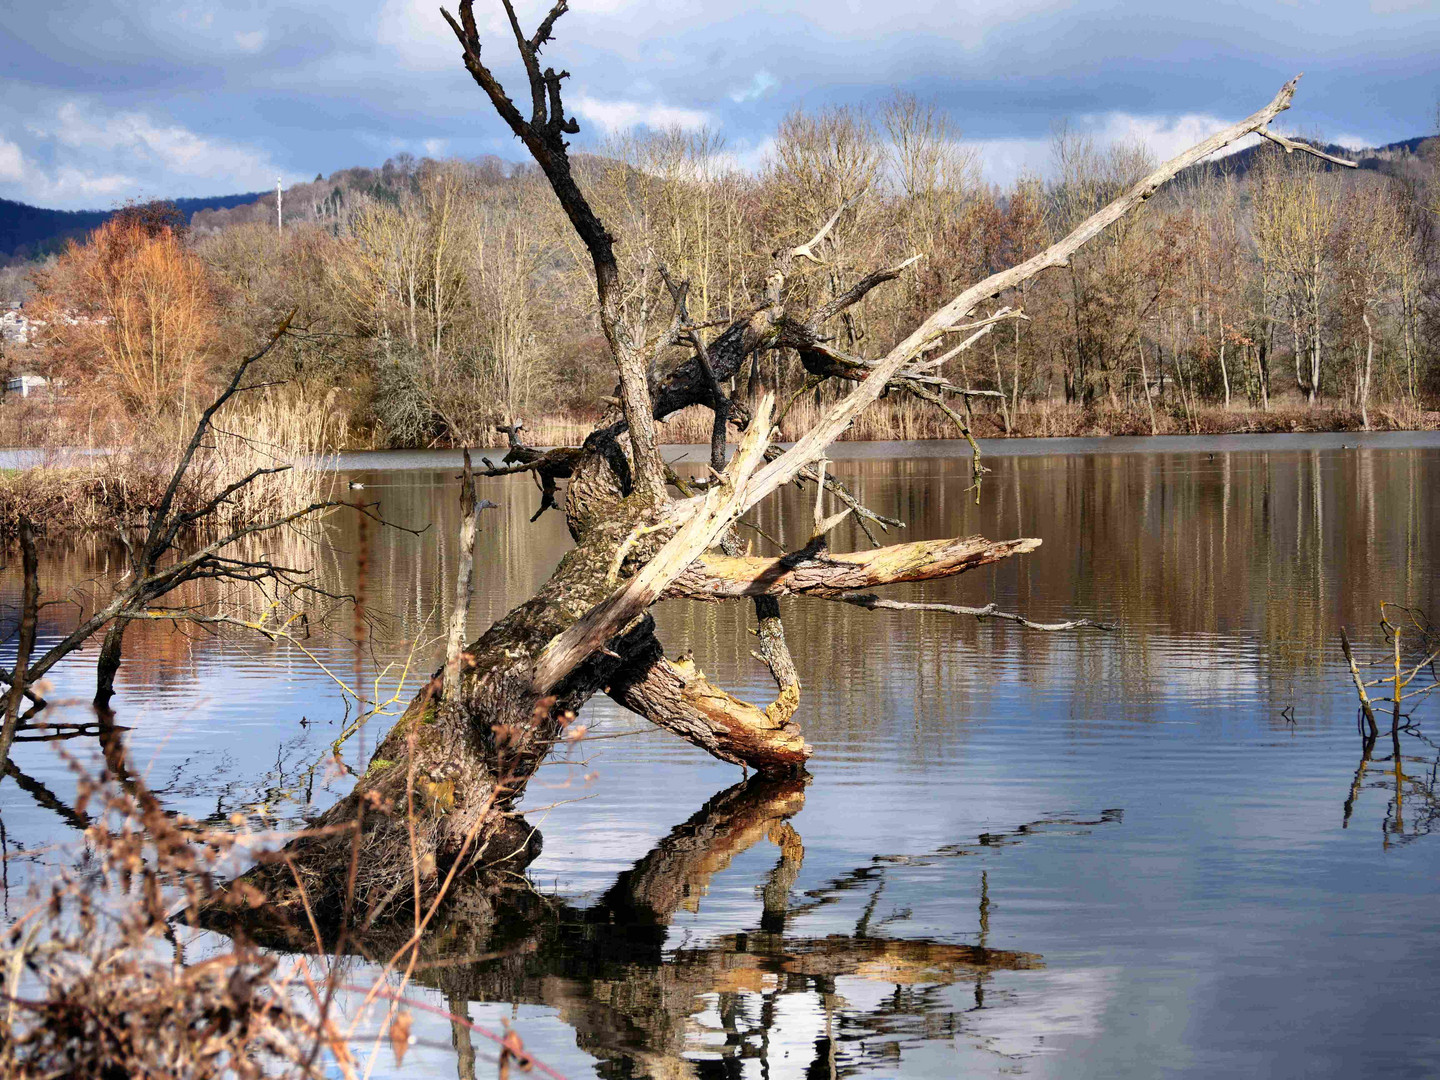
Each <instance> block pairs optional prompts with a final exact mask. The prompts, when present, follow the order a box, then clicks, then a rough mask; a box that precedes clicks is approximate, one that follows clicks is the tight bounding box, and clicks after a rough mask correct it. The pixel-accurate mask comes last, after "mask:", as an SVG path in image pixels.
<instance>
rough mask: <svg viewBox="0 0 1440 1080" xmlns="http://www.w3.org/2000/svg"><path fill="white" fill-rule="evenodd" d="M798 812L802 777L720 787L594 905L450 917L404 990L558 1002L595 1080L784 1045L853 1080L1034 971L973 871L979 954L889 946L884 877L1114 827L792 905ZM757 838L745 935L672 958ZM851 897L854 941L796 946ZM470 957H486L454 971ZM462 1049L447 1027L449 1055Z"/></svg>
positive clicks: (726, 1069)
mask: <svg viewBox="0 0 1440 1080" xmlns="http://www.w3.org/2000/svg"><path fill="white" fill-rule="evenodd" d="M804 801H805V782H804V781H799V780H767V779H763V778H754V779H751V780H748V781H746V782H744V783H741V784H737V785H735V786H734V787H731V788H728V789H726V790H725V791H722V792H721V793H719V794H718V795H716V796H715V797H714V798H712V799H711V800H710V801H709V802H707V803H706V804H705V806H704V807H703V808H701V810H700V811H699V812H698V813H696V814H695V815H694V816H693V817H691V818H690V819H689V820H688V821H686V822H685V823H684V824H682V825H679V826H677V827H676V828H675V829H673V830H672V831H671V832H670V834H669V835H668V836H666V837H665V838H664V839H663V840H661V841H660V842H659V843H658V844H657V845H656V846H655V848H654V849H653V850H651V851H650V853H649V854H647V855H646V856H645V857H644V858H642V859H641V860H640V861H639V862H637V863H636V864H635V865H634V866H633V867H631V868H630V869H629V870H627V871H625V872H624V873H622V874H621V875H620V876H619V877H618V878H617V879H616V881H615V883H614V885H612V886H611V887H610V888H609V889H608V890H607V891H606V892H605V893H604V895H603V896H602V897H601V898H600V900H599V902H598V903H596V904H595V905H594V906H591V907H584V908H581V907H576V906H573V905H572V904H570V903H568V902H566V901H565V900H563V899H560V898H555V897H547V896H540V895H537V894H535V893H533V892H532V893H527V894H526V896H525V899H524V900H523V902H521V903H507V904H505V905H504V906H503V907H502V908H497V909H496V911H495V919H494V922H493V923H491V926H492V927H493V930H492V932H491V933H490V934H488V935H487V936H484V938H483V940H481V939H480V938H476V937H473V936H472V935H473V934H474V931H475V929H476V927H475V925H474V924H473V923H472V924H470V925H466V923H465V920H464V919H463V917H462V918H459V919H455V918H452V919H451V921H450V923H449V925H447V926H446V927H443V928H439V929H437V932H436V934H435V935H434V938H433V940H432V941H431V942H429V944H428V948H427V952H428V954H429V955H428V956H427V957H426V961H425V962H422V963H421V965H420V968H419V970H418V973H417V976H416V981H417V982H419V983H421V984H423V985H428V986H430V987H432V988H434V989H436V990H438V991H440V992H441V993H443V994H444V996H445V997H446V999H447V1001H448V1002H449V1005H450V1009H451V1011H452V1012H455V1013H457V1014H458V1015H461V1016H463V1015H465V1012H466V1006H467V1003H469V1002H505V1003H517V1004H535V1005H542V1006H545V1007H548V1008H551V1009H554V1010H555V1011H556V1013H557V1014H558V1016H559V1018H560V1019H561V1020H562V1021H564V1022H565V1023H566V1024H568V1025H569V1026H570V1027H571V1028H573V1029H574V1031H575V1038H576V1042H577V1044H578V1045H579V1047H580V1048H581V1049H582V1050H584V1051H586V1052H587V1053H588V1054H590V1055H592V1056H593V1057H595V1058H597V1059H599V1065H598V1072H599V1075H601V1076H602V1077H607V1078H608V1077H681V1076H695V1077H709V1076H738V1075H740V1073H741V1069H742V1065H741V1063H742V1062H743V1061H746V1060H758V1061H759V1063H760V1064H761V1067H762V1075H763V1074H765V1073H766V1072H768V1069H769V1067H770V1066H771V1064H772V1063H773V1064H778V1060H777V1059H778V1058H780V1057H784V1056H789V1057H790V1059H791V1060H790V1061H789V1062H787V1073H792V1072H793V1071H794V1066H795V1065H796V1064H798V1063H797V1062H795V1060H794V1050H795V1049H796V1047H797V1045H805V1046H806V1052H808V1053H810V1054H812V1055H813V1057H812V1060H811V1062H810V1064H809V1066H808V1070H807V1072H806V1075H808V1076H823V1077H829V1076H848V1075H852V1074H854V1073H856V1072H858V1071H860V1070H862V1069H863V1068H866V1067H873V1066H875V1065H877V1064H883V1063H885V1062H890V1061H896V1060H898V1058H899V1055H900V1052H901V1048H902V1046H903V1045H904V1044H906V1043H907V1042H911V1041H914V1040H919V1039H927V1040H929V1039H948V1038H954V1037H956V1036H960V1035H963V1034H964V1028H963V1022H962V1019H961V1016H962V1013H957V1011H956V1009H955V1007H954V1005H953V1004H952V1003H950V1002H949V1000H948V996H947V994H946V993H945V988H947V987H950V986H953V985H956V984H959V983H967V982H968V983H971V984H973V986H974V1006H973V1008H974V1009H979V1008H983V1007H985V984H986V980H987V978H988V977H989V976H990V975H991V974H992V973H993V972H997V971H1015V970H1028V969H1036V968H1040V967H1042V966H1043V963H1042V960H1041V958H1040V957H1039V956H1038V955H1036V954H1034V953H1025V952H1012V951H1008V950H1001V949H992V948H989V947H988V946H987V944H986V939H987V936H988V933H989V920H990V903H989V894H988V879H986V878H984V877H982V889H981V893H980V898H979V930H978V944H974V945H959V944H951V943H946V942H940V941H933V940H929V939H924V938H920V939H903V938H897V937H891V936H886V935H885V934H883V933H882V931H883V929H884V926H885V923H886V922H888V921H889V920H878V921H877V920H876V919H875V909H876V906H877V903H878V900H879V897H880V894H881V892H882V891H883V889H884V886H885V882H886V876H887V874H888V872H889V871H890V869H891V868H892V867H895V866H901V865H907V866H913V865H916V864H925V863H929V862H932V861H936V860H941V859H946V858H953V857H957V856H962V855H968V854H975V853H977V852H978V850H979V849H980V848H982V847H984V846H987V845H988V846H998V845H1001V844H1006V843H1013V842H1016V841H1017V840H1019V839H1021V838H1023V837H1024V836H1025V835H1028V834H1031V833H1034V832H1036V831H1038V830H1041V829H1044V828H1046V827H1056V826H1058V827H1073V826H1090V825H1096V824H1101V823H1104V822H1110V821H1118V820H1119V817H1120V815H1119V812H1118V811H1107V812H1105V813H1104V814H1103V815H1101V816H1100V817H1099V818H1098V819H1095V820H1088V821H1080V820H1071V819H1053V820H1047V821H1042V822H1034V823H1031V824H1029V825H1023V826H1021V827H1020V828H1018V829H1016V830H1014V831H1012V832H1008V833H992V834H987V835H986V836H984V837H981V838H980V839H979V840H978V841H977V842H976V843H975V844H974V845H971V846H968V847H962V846H959V845H952V846H947V847H945V848H942V849H939V850H938V851H935V852H933V853H930V854H928V855H924V856H877V857H876V858H874V859H873V860H871V862H870V863H869V864H868V865H866V866H863V867H859V868H856V869H855V870H853V871H851V872H849V873H847V874H845V875H843V876H841V877H838V878H835V879H833V880H831V881H829V882H827V883H826V884H824V885H823V886H821V887H819V888H817V889H813V890H811V891H808V892H806V893H803V894H801V895H799V896H798V897H797V896H795V895H794V893H793V887H794V885H795V882H796V880H797V878H798V876H799V873H800V868H801V863H802V860H803V859H804V855H805V849H804V845H803V843H802V841H801V838H800V835H799V833H797V832H796V830H795V828H794V827H793V826H792V825H791V824H790V818H792V817H793V816H794V815H795V814H796V813H798V812H799V811H800V809H801V808H802V807H803V805H804ZM762 840H768V841H770V842H771V843H772V844H774V845H775V846H776V847H777V848H778V849H779V857H778V859H777V861H776V862H775V865H774V866H773V867H772V868H771V869H770V870H769V872H768V873H767V874H766V876H765V879H764V882H763V884H762V885H761V887H760V889H759V893H760V899H761V902H762V910H761V913H760V916H759V920H758V922H757V923H756V925H755V926H754V927H753V928H752V929H749V930H746V931H744V932H741V933H730V934H721V935H717V936H715V937H712V938H710V939H708V940H707V941H706V942H705V943H704V944H701V945H690V944H686V945H683V946H681V947H678V948H670V949H667V947H666V944H667V930H668V927H669V926H670V923H671V921H672V920H673V919H674V917H675V916H676V914H677V913H678V912H680V911H681V910H682V909H683V910H688V911H695V910H697V908H698V904H699V900H700V898H701V897H702V896H703V895H704V893H705V892H706V890H707V888H708V885H709V882H710V880H711V878H712V877H713V876H714V875H715V874H717V873H719V872H721V871H723V870H724V869H725V868H726V867H727V866H729V865H730V862H731V861H732V860H733V859H734V858H735V857H736V856H738V855H739V854H741V853H742V852H744V851H747V850H748V849H750V848H751V847H753V846H754V845H756V844H757V843H759V842H760V841H762ZM863 889H870V890H872V891H871V896H870V898H869V901H868V902H867V903H866V905H865V906H864V910H863V911H862V913H861V915H860V917H859V919H858V920H857V923H856V925H855V928H854V930H853V931H852V932H850V933H848V934H831V935H829V936H825V937H803V936H799V935H797V934H794V933H792V932H791V931H790V926H791V925H792V924H793V923H794V922H795V921H796V920H797V919H798V918H799V917H800V916H802V915H804V914H807V913H809V912H811V911H814V910H815V909H817V908H820V907H823V906H825V905H827V904H832V903H835V902H836V901H837V900H838V899H839V898H840V897H841V896H842V895H843V894H845V893H847V892H851V891H854V890H863ZM903 914H904V913H902V915H901V917H903ZM469 950H474V951H475V952H482V951H484V952H486V953H487V955H486V958H484V959H479V960H477V961H476V962H474V963H469V964H465V963H456V962H455V960H454V959H453V958H454V957H456V956H463V955H464V954H465V953H466V952H467V951H469ZM496 954H498V955H496ZM846 979H862V980H868V981H872V982H875V983H880V984H885V985H887V986H889V987H891V989H890V990H889V991H888V992H886V993H883V994H881V995H878V996H877V998H869V996H868V995H866V997H867V1001H866V1002H865V1003H861V1002H858V1001H850V1000H847V999H846V997H845V995H844V990H843V984H842V980H846ZM802 998H804V999H808V1000H806V1001H803V1002H802V1001H800V1000H798V999H802ZM787 999H791V1000H787ZM807 1024H808V1025H809V1027H806V1025H807ZM787 1026H788V1027H790V1028H791V1029H792V1030H788V1031H787V1030H786V1027H787ZM796 1027H799V1028H801V1030H800V1031H799V1032H797V1031H796V1030H794V1028H796ZM810 1028H813V1029H814V1030H810ZM797 1040H799V1041H798V1042H797ZM464 1041H465V1040H464V1033H463V1032H460V1033H459V1038H458V1039H457V1045H463V1043H464ZM463 1074H464V1071H463V1069H462V1075H463Z"/></svg>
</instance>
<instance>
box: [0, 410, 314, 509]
mask: <svg viewBox="0 0 1440 1080" xmlns="http://www.w3.org/2000/svg"><path fill="white" fill-rule="evenodd" d="M336 393H337V392H336V391H335V390H331V391H329V392H328V393H327V394H325V395H324V396H323V397H316V398H313V399H312V398H308V397H307V396H306V395H303V394H298V393H295V392H294V391H292V390H289V389H287V388H278V387H277V388H271V389H267V390H265V391H262V392H260V393H259V394H256V395H254V396H253V397H250V398H248V399H245V400H241V401H239V402H237V403H236V405H235V407H234V408H232V409H227V410H226V411H225V412H224V413H222V414H221V415H220V416H219V417H217V421H216V426H215V429H214V432H213V437H211V438H209V439H208V440H207V441H206V443H205V444H204V445H203V446H202V447H201V448H200V450H199V451H198V452H197V453H196V456H195V459H194V461H193V462H192V464H191V466H190V469H189V470H188V471H187V473H186V475H185V478H184V480H183V481H182V483H181V486H180V488H179V490H178V493H177V499H176V502H177V506H178V508H179V509H181V511H182V512H190V511H196V510H200V509H201V508H203V507H204V506H205V505H206V504H207V503H209V502H210V501H211V500H212V499H213V498H215V496H216V495H217V494H218V493H219V492H221V491H223V490H224V489H225V487H226V486H227V485H229V484H232V483H235V482H236V481H238V480H240V479H242V478H243V477H245V476H248V475H249V474H251V473H252V472H255V471H256V470H260V469H276V468H279V467H281V466H289V468H286V469H284V470H283V471H279V472H274V473H269V474H266V475H262V476H260V477H258V478H257V479H256V480H255V481H254V482H252V483H250V484H247V485H246V486H244V487H243V488H241V489H239V490H238V491H236V492H235V493H233V494H232V495H230V496H229V497H227V498H226V499H225V500H224V501H223V502H221V503H220V504H219V505H218V506H217V507H216V508H215V510H214V512H213V513H212V514H209V515H207V517H206V526H207V527H213V528H216V529H224V530H234V529H236V528H239V527H243V526H245V525H251V524H258V523H260V522H264V521H267V520H271V519H274V518H277V517H282V516H285V515H287V514H292V513H294V512H296V511H298V510H301V509H303V508H304V507H306V506H309V505H310V504H312V503H315V502H319V501H323V500H324V499H326V498H327V497H329V495H330V494H331V492H332V491H333V488H334V485H335V477H334V474H333V473H332V472H331V471H330V468H329V463H328V462H327V460H326V458H327V457H328V456H329V455H330V454H332V453H333V452H334V450H335V443H336V441H337V439H338V436H339V431H340V424H339V422H338V421H337V420H336V419H335V411H334V409H333V405H334V398H335V395H336ZM7 412H8V410H7ZM86 413H87V411H86V410H85V409H83V408H70V409H54V408H52V409H50V410H48V411H47V412H45V413H40V412H35V411H29V410H27V411H24V412H19V411H17V413H15V414H11V415H9V416H7V421H6V422H7V429H8V430H6V432H5V434H10V435H12V436H17V435H18V436H19V437H20V438H21V440H22V441H20V442H19V443H18V445H19V446H20V447H21V448H23V449H24V450H27V451H30V452H32V453H33V454H34V455H36V459H35V460H31V461H27V462H25V463H23V465H22V467H18V468H14V469H10V470H5V471H0V534H5V535H10V534H13V533H14V531H15V528H16V527H17V523H18V521H19V519H20V517H21V516H22V515H23V516H25V517H28V518H29V519H30V520H31V521H32V522H33V523H34V524H35V526H36V527H37V528H38V529H40V530H42V531H50V532H53V531H60V530H80V531H113V530H114V529H115V527H116V526H117V525H128V524H138V523H142V522H143V521H144V520H145V517H146V515H147V514H148V512H149V509H150V508H151V507H153V506H154V505H155V504H156V503H157V502H158V501H159V500H160V497H161V495H162V494H163V492H164V490H165V488H166V486H167V485H168V484H169V482H170V477H171V476H172V475H173V473H174V471H175V467H176V465H177V464H178V463H179V460H180V455H181V453H182V450H183V447H184V446H185V444H186V442H187V441H188V439H189V436H190V432H191V431H192V430H193V427H192V426H191V425H192V423H193V422H191V423H181V422H180V421H179V420H178V419H167V420H164V421H160V422H157V423H155V424H154V425H152V426H151V427H150V428H149V430H146V431H140V432H137V431H134V430H133V427H132V430H131V431H130V432H129V433H128V434H129V438H128V439H126V438H124V437H123V435H124V433H123V432H122V431H121V429H120V426H119V425H118V424H117V422H115V421H114V420H111V419H108V418H102V417H99V416H97V415H96V414H95V413H94V412H90V413H89V415H88V416H87V414H86ZM45 416H48V417H49V418H50V420H51V424H50V426H49V427H48V428H47V429H45V430H43V432H42V430H41V429H40V427H39V418H43V417H45ZM116 445H122V446H124V447H125V448H124V449H118V450H116V449H108V448H107V446H108V447H113V446H116Z"/></svg>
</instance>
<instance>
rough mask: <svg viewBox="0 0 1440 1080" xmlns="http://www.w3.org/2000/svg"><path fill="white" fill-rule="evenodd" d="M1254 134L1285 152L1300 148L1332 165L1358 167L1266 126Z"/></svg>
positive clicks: (1288, 152)
mask: <svg viewBox="0 0 1440 1080" xmlns="http://www.w3.org/2000/svg"><path fill="white" fill-rule="evenodd" d="M1295 77H1296V78H1297V79H1298V78H1299V77H1300V76H1298V75H1297V76H1295ZM1255 134H1257V135H1262V136H1264V137H1265V138H1267V139H1269V140H1270V141H1271V142H1273V143H1274V144H1275V145H1276V146H1282V147H1284V148H1285V153H1287V154H1293V153H1294V152H1295V151H1296V150H1300V151H1302V152H1304V153H1306V154H1313V155H1314V156H1315V157H1318V158H1320V159H1321V160H1322V161H1328V162H1330V164H1332V165H1343V166H1345V168H1347V169H1358V168H1359V167H1360V166H1359V165H1358V164H1357V163H1356V162H1353V161H1346V160H1345V159H1344V158H1338V157H1335V156H1333V155H1331V154H1327V153H1325V151H1324V150H1321V149H1320V148H1319V147H1318V146H1311V145H1310V144H1309V143H1303V142H1297V141H1296V140H1294V139H1287V138H1286V137H1285V136H1284V135H1280V134H1277V133H1276V132H1274V131H1271V130H1270V129H1269V128H1268V127H1262V128H1257V129H1256V131H1255Z"/></svg>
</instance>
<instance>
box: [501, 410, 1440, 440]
mask: <svg viewBox="0 0 1440 1080" xmlns="http://www.w3.org/2000/svg"><path fill="white" fill-rule="evenodd" d="M1170 404H1172V403H1167V407H1166V408H1162V407H1161V406H1160V405H1159V404H1157V405H1156V407H1155V413H1154V418H1153V420H1154V423H1153V425H1152V422H1151V420H1152V418H1151V414H1150V412H1149V411H1148V410H1147V409H1146V408H1145V407H1144V405H1143V404H1142V405H1140V406H1139V407H1138V408H1128V409H1127V408H1123V407H1122V408H1119V409H1116V408H1113V407H1111V406H1109V405H1105V406H1103V407H1097V406H1083V405H1071V404H1065V403H1063V402H1042V403H1039V404H1032V405H1029V406H1028V407H1026V408H1024V409H1022V410H1020V411H1019V412H1017V413H1015V414H1014V415H1013V416H1010V417H1008V418H1007V417H1006V415H1005V414H1004V413H1002V412H1001V411H999V410H998V409H995V408H994V407H992V406H990V405H988V404H987V405H985V406H984V407H983V408H980V407H975V408H972V410H971V418H970V419H971V430H972V431H973V432H974V434H975V437H976V438H979V439H1055V438H1066V439H1074V438H1088V439H1093V438H1105V437H1109V436H1134V435H1263V434H1278V433H1292V432H1326V431H1362V430H1365V420H1364V417H1363V416H1362V415H1361V412H1360V410H1359V409H1355V408H1349V407H1342V406H1336V405H1316V406H1314V407H1310V406H1307V405H1304V404H1303V403H1298V402H1290V401H1286V402H1284V403H1283V404H1276V405H1275V406H1273V407H1272V408H1269V409H1252V408H1248V407H1247V408H1240V407H1232V408H1228V409H1227V408H1225V407H1223V406H1218V405H1217V406H1209V405H1207V406H1203V407H1200V408H1196V409H1192V410H1189V411H1188V412H1187V411H1186V410H1184V409H1178V410H1176V409H1172V408H1169V407H1168V406H1169V405H1170ZM816 415H817V411H816V408H815V405H814V402H813V401H812V400H808V399H807V400H805V401H802V402H797V403H796V404H795V405H794V406H793V407H792V408H791V409H790V410H789V411H788V412H787V413H786V414H785V416H784V417H783V419H782V421H781V424H780V437H781V439H782V440H783V441H787V442H788V441H792V440H794V439H796V438H799V436H800V435H802V434H803V433H804V432H805V431H807V430H809V428H810V427H811V426H812V425H813V423H814V421H815V417H816ZM1369 418H1370V426H1369V430H1371V431H1440V410H1437V409H1433V408H1428V407H1424V406H1421V407H1417V406H1415V405H1413V404H1411V403H1410V402H1404V401H1402V402H1385V403H1376V404H1373V405H1371V406H1370V409H1369ZM710 423H711V414H710V412H709V410H707V409H703V408H699V407H696V408H691V409H686V410H683V411H681V412H679V413H677V414H676V415H675V416H673V417H671V418H670V419H669V420H666V421H665V422H664V423H662V424H659V425H658V431H659V435H660V439H661V441H662V442H665V443H671V444H677V445H685V444H693V443H708V442H709V441H710ZM594 426H595V418H594V417H581V416H560V415H545V416H538V417H535V418H534V419H533V420H532V419H526V421H525V427H524V430H523V432H522V434H523V435H524V437H525V441H526V442H528V443H530V444H532V445H535V446H574V445H578V444H579V443H580V442H582V441H584V438H585V436H586V435H588V434H589V433H590V432H591V431H592V430H593V429H594ZM958 436H959V431H958V430H957V428H956V427H955V425H954V423H952V422H951V421H950V420H948V419H947V418H946V417H945V416H943V415H941V414H940V413H939V412H938V410H936V409H934V408H933V407H931V406H929V405H927V404H925V403H924V402H916V401H912V400H908V399H906V400H891V399H883V400H881V401H878V402H876V403H875V404H874V405H873V406H871V407H870V408H869V409H867V410H866V411H865V412H864V413H862V414H861V415H860V416H859V417H858V418H857V419H856V421H855V423H854V425H852V426H851V428H850V429H849V430H848V431H847V432H845V434H844V435H842V436H841V440H843V441H847V442H924V441H927V440H931V439H954V438H957V437H958ZM491 445H493V446H497V447H498V446H503V445H504V439H503V437H502V436H499V435H498V434H497V435H496V437H495V439H494V440H493V441H492V443H491Z"/></svg>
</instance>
